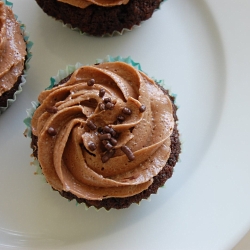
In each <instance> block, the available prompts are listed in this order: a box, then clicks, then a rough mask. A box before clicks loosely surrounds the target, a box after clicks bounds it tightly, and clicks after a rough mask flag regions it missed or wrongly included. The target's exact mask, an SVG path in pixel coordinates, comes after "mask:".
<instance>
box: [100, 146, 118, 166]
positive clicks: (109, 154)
mask: <svg viewBox="0 0 250 250" xmlns="http://www.w3.org/2000/svg"><path fill="white" fill-rule="evenodd" d="M114 154H115V150H114V149H111V150H110V151H107V152H106V153H105V154H104V155H103V156H102V157H101V160H102V162H103V163H105V162H107V161H108V160H109V159H110V158H111V157H112V156H113V155H114Z"/></svg>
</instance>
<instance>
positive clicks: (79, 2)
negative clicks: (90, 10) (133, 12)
mask: <svg viewBox="0 0 250 250" xmlns="http://www.w3.org/2000/svg"><path fill="white" fill-rule="evenodd" d="M58 2H63V3H67V4H70V5H73V6H76V7H78V8H82V9H84V8H86V7H88V6H89V5H91V4H95V5H98V6H102V7H112V6H116V5H122V4H127V3H128V2H129V0H58Z"/></svg>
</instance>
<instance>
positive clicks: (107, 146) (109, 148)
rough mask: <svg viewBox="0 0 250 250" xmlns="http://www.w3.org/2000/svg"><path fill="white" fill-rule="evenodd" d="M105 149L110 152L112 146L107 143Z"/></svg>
mask: <svg viewBox="0 0 250 250" xmlns="http://www.w3.org/2000/svg"><path fill="white" fill-rule="evenodd" d="M105 148H106V149H107V150H111V149H112V148H113V146H112V144H110V143H109V142H107V143H106V144H105Z"/></svg>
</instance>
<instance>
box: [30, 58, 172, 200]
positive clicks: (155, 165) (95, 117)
mask: <svg viewBox="0 0 250 250" xmlns="http://www.w3.org/2000/svg"><path fill="white" fill-rule="evenodd" d="M90 83H91V84H90ZM101 89H102V91H100V90H101ZM103 90H104V92H105V94H104V96H102V95H101V94H100V93H101V92H102V93H103ZM38 100H39V102H40V106H39V107H38V108H37V109H36V111H35V113H34V115H33V118H32V133H33V135H35V136H37V137H38V160H39V162H40V165H41V167H42V170H43V174H44V175H45V177H46V180H47V181H48V182H49V183H50V185H51V186H52V187H53V188H54V189H56V190H58V191H67V192H71V193H72V194H74V195H76V196H77V197H79V198H85V199H88V200H102V199H105V198H109V197H128V196H132V195H135V194H138V193H140V192H142V191H143V190H145V189H147V188H148V187H149V186H150V185H151V184H152V181H153V177H154V176H156V175H157V174H158V173H159V172H160V171H161V170H162V168H163V167H164V166H165V164H166V162H167V160H168V158H169V155H170V135H171V134H172V131H173V128H174V119H173V114H172V113H173V111H172V103H171V101H170V99H169V98H168V96H167V95H164V93H163V92H162V90H161V89H160V88H159V87H158V86H157V85H156V84H155V82H154V81H153V80H152V79H150V78H149V77H147V76H146V75H145V74H144V73H143V72H140V71H138V70H136V69H135V68H134V67H132V66H130V65H128V64H126V63H123V62H108V63H102V64H99V65H92V66H83V67H81V68H80V69H78V70H76V71H75V72H74V73H73V74H72V75H71V77H70V78H69V80H67V81H66V82H65V83H63V84H60V85H58V86H55V87H54V88H52V89H50V90H45V91H43V92H42V93H41V94H40V95H39V98H38ZM107 102H109V103H111V104H112V105H111V106H112V107H111V108H110V106H108V105H107ZM103 105H104V108H103ZM105 105H106V106H105ZM124 108H125V109H128V110H130V112H129V113H127V112H124ZM121 116H122V117H123V118H124V119H123V120H121V119H119V117H121ZM104 128H108V130H110V129H111V132H110V133H108V134H109V136H111V137H112V138H113V139H115V140H116V143H115V144H114V145H112V148H111V149H110V148H108V149H107V148H106V146H104V145H105V144H104V143H103V141H102V136H103V135H105V132H104V130H105V129H104ZM105 136H106V135H105ZM93 145H94V147H93ZM124 146H125V147H126V148H127V149H129V152H130V154H126V153H125V152H126V150H125V151H124V150H123V149H124ZM111 152H112V153H111ZM110 153H111V154H110ZM105 154H109V155H110V156H109V158H108V160H107V161H104V160H103V157H104V155H105ZM131 154H132V156H133V157H131Z"/></svg>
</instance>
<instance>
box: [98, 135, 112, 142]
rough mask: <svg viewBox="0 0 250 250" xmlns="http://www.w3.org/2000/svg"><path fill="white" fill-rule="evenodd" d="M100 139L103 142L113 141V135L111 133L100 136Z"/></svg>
mask: <svg viewBox="0 0 250 250" xmlns="http://www.w3.org/2000/svg"><path fill="white" fill-rule="evenodd" d="M99 139H100V140H101V141H103V140H109V139H111V134H109V133H107V134H99Z"/></svg>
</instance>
